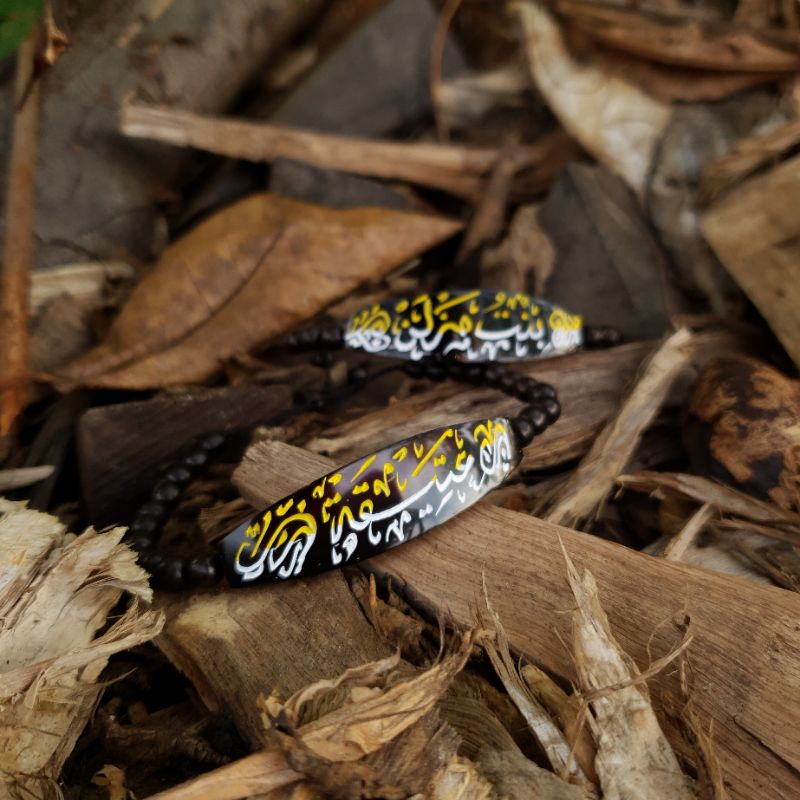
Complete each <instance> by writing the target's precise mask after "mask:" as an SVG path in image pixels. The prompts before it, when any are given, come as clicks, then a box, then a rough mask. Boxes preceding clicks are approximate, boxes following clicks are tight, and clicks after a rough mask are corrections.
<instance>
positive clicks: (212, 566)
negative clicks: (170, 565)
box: [183, 553, 222, 587]
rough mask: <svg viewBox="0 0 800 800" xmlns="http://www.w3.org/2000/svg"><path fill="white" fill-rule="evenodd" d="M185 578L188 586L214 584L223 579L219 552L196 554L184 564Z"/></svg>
mask: <svg viewBox="0 0 800 800" xmlns="http://www.w3.org/2000/svg"><path fill="white" fill-rule="evenodd" d="M183 579H184V581H185V582H186V585H187V586H190V587H195V586H197V587H199V586H213V585H214V584H215V583H218V582H219V581H220V580H221V579H222V562H221V560H220V558H219V556H218V555H217V554H212V553H209V554H207V555H202V556H195V557H194V558H190V559H189V560H188V561H186V562H185V563H184V565H183Z"/></svg>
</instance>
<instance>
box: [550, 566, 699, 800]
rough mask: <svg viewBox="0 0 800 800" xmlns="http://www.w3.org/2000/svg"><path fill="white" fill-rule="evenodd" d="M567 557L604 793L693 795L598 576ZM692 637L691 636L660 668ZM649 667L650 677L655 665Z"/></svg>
mask: <svg viewBox="0 0 800 800" xmlns="http://www.w3.org/2000/svg"><path fill="white" fill-rule="evenodd" d="M564 557H565V560H566V563H567V577H568V579H569V586H570V589H571V590H572V593H573V594H574V595H575V600H576V602H577V606H578V607H577V608H576V609H575V611H574V612H573V614H572V646H573V649H574V652H575V664H576V666H577V671H578V676H579V680H580V684H579V685H580V690H581V692H582V694H583V695H584V701H585V702H587V703H588V704H589V705H590V706H591V708H592V711H593V716H592V721H591V726H592V727H593V728H594V730H595V731H596V733H595V736H596V739H597V757H596V758H595V766H596V768H597V775H598V778H599V779H600V786H601V788H602V791H603V796H604V797H647V798H653V800H658V799H659V798H660V800H679V799H680V800H694V798H695V797H696V795H695V793H694V791H693V790H692V786H691V783H690V781H689V779H688V778H687V776H686V775H684V773H683V771H682V770H681V768H680V766H679V764H678V759H677V758H676V756H675V753H674V751H673V749H672V747H670V744H669V742H668V741H667V739H666V737H665V736H664V734H663V732H662V730H661V727H660V725H659V723H658V720H657V719H656V714H655V711H654V710H653V706H652V704H651V701H650V698H649V696H648V694H647V690H646V684H645V676H643V675H642V674H641V673H640V672H639V670H638V669H637V667H636V665H635V663H634V662H633V661H632V660H631V658H630V657H629V656H628V655H627V653H625V651H624V650H623V649H622V648H621V647H620V645H619V644H618V642H617V640H616V638H615V636H614V633H613V632H612V629H611V625H610V623H609V621H608V617H607V616H606V613H605V611H604V610H603V607H602V606H601V604H600V598H599V595H598V590H597V583H596V582H595V579H594V576H593V575H592V574H591V572H589V571H588V570H585V571H584V572H583V575H579V574H578V571H577V569H576V568H575V565H574V564H573V563H572V560H571V559H570V557H569V556H568V555H567V553H566V550H565V551H564ZM690 642H691V636H688V637H687V638H686V639H685V640H684V643H683V644H682V645H681V647H680V648H679V649H678V650H677V651H675V653H673V654H670V656H668V657H667V659H663V660H662V663H661V665H660V666H661V668H662V669H663V667H665V666H666V665H667V663H668V659H672V658H673V656H675V655H677V654H678V653H679V652H683V651H684V650H685V648H686V646H687V645H688V644H689V643H690ZM648 673H649V676H650V677H652V675H653V668H652V667H651V668H650V669H649V670H648ZM587 722H588V716H587Z"/></svg>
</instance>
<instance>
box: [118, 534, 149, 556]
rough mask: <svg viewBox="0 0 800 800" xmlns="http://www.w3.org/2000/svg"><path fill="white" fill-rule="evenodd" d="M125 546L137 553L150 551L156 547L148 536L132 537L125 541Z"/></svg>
mask: <svg viewBox="0 0 800 800" xmlns="http://www.w3.org/2000/svg"><path fill="white" fill-rule="evenodd" d="M125 544H127V545H128V547H130V548H131V550H135V551H136V552H137V553H143V552H145V551H146V550H152V549H153V548H154V547H155V546H156V543H155V541H154V540H153V539H151V538H150V537H149V536H132V537H131V538H130V539H125Z"/></svg>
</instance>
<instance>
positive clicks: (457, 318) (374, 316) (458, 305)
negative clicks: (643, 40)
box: [344, 289, 583, 361]
mask: <svg viewBox="0 0 800 800" xmlns="http://www.w3.org/2000/svg"><path fill="white" fill-rule="evenodd" d="M344 341H345V344H346V345H347V346H348V347H350V348H352V349H357V350H365V351H367V352H368V353H377V354H381V355H388V356H393V357H395V358H408V359H412V360H414V361H419V360H420V359H422V358H426V357H428V356H430V355H431V354H433V353H435V354H437V355H440V356H447V355H450V354H455V355H458V356H459V357H460V358H461V359H463V360H465V361H518V360H523V359H529V358H540V357H543V356H552V355H559V354H562V353H568V352H570V351H572V350H575V349H577V348H578V347H580V346H581V345H582V343H583V320H582V318H581V317H580V315H577V314H570V313H569V312H567V311H565V310H564V309H563V308H560V307H558V306H555V305H553V304H551V303H548V302H546V301H544V300H539V299H537V298H534V297H531V296H529V295H527V294H520V293H507V292H495V291H488V290H480V289H479V290H475V291H442V292H437V293H435V294H428V293H425V294H421V295H419V296H418V297H415V298H400V299H395V300H392V301H388V302H385V303H376V304H374V305H372V306H368V307H367V308H363V309H361V310H359V311H357V312H355V313H354V314H353V315H352V316H351V317H350V320H349V321H348V323H347V328H346V330H345V334H344Z"/></svg>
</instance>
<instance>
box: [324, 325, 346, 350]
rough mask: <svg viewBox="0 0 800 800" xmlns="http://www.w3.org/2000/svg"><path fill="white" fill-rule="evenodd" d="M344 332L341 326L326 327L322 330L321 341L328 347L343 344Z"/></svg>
mask: <svg viewBox="0 0 800 800" xmlns="http://www.w3.org/2000/svg"><path fill="white" fill-rule="evenodd" d="M343 338H344V334H343V333H342V329H341V328H326V329H325V330H323V331H320V336H319V339H320V342H321V343H322V344H324V345H327V346H328V347H339V346H341V344H342V340H343Z"/></svg>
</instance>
